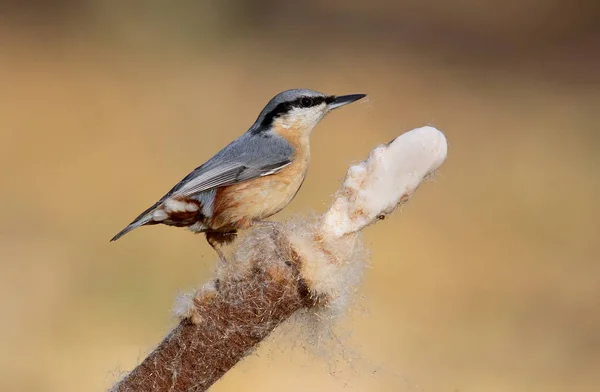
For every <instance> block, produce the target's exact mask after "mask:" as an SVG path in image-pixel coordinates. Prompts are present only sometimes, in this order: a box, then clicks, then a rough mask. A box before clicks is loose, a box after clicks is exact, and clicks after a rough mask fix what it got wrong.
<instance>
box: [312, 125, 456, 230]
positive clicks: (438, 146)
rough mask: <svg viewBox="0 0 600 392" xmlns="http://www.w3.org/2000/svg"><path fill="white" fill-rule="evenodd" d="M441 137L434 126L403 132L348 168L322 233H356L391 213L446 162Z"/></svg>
mask: <svg viewBox="0 0 600 392" xmlns="http://www.w3.org/2000/svg"><path fill="white" fill-rule="evenodd" d="M447 149H448V146H447V143H446V138H445V137H444V134H443V133H442V132H440V131H438V130H437V129H435V128H433V127H429V126H427V127H422V128H417V129H414V130H412V131H409V132H406V133H404V134H402V135H400V136H399V137H397V138H396V139H394V140H393V141H391V142H390V143H388V144H387V145H382V146H379V147H377V148H376V149H375V150H373V151H372V152H371V154H370V155H369V157H368V158H367V160H365V161H363V162H361V163H359V164H357V165H354V166H352V167H350V169H349V170H348V173H347V174H346V178H345V180H344V184H343V185H342V188H341V189H340V190H339V191H338V194H337V197H336V200H335V201H334V203H333V205H332V206H331V208H330V209H329V211H328V212H327V213H326V214H325V219H324V227H323V230H324V231H325V232H327V233H330V234H331V235H333V236H334V237H341V236H344V235H346V234H349V233H356V232H358V231H360V230H362V229H363V228H364V227H365V226H368V225H370V224H371V223H373V222H375V221H376V220H377V219H378V218H381V217H384V216H386V215H388V214H390V213H391V212H392V211H394V209H396V207H397V206H398V205H399V204H400V203H402V202H404V201H406V200H407V199H408V197H409V196H410V195H411V194H412V193H413V192H414V191H415V190H416V189H417V188H418V186H419V185H420V184H421V182H422V181H423V179H424V178H425V177H427V176H428V175H429V174H431V173H432V172H434V171H435V170H437V169H438V168H439V167H440V165H441V164H442V163H443V162H444V160H445V159H446V153H447Z"/></svg>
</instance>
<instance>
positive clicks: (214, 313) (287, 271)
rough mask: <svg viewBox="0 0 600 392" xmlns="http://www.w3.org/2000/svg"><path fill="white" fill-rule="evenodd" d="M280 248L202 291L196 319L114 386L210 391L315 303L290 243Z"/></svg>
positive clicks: (122, 390)
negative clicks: (274, 254)
mask: <svg viewBox="0 0 600 392" xmlns="http://www.w3.org/2000/svg"><path fill="white" fill-rule="evenodd" d="M275 237H276V236H275V235H274V236H273V238H271V240H273V241H278V239H277V238H275ZM278 242H279V241H278ZM278 248H279V249H280V250H282V249H284V250H285V251H282V252H278V253H279V254H280V256H283V257H281V259H279V260H278V262H277V263H273V260H271V261H270V262H269V263H268V266H267V265H264V264H263V262H262V260H251V261H250V263H251V265H252V266H253V267H252V268H250V269H249V270H248V271H247V273H246V274H244V275H243V276H240V277H238V278H237V279H230V280H227V281H215V290H214V291H213V290H210V291H205V292H203V293H202V294H200V295H197V296H196V297H195V298H194V305H195V307H196V310H197V313H196V314H195V315H194V321H192V319H184V320H182V321H181V322H180V324H179V325H178V326H177V327H176V328H175V329H174V330H173V331H172V332H171V333H170V334H169V335H168V336H167V337H166V338H165V339H164V340H163V342H162V343H161V344H160V345H159V346H158V347H157V348H156V349H155V350H154V351H153V352H152V353H151V354H150V355H149V356H148V357H147V358H146V359H145V360H144V361H143V362H142V363H141V364H140V365H139V366H137V367H136V368H135V369H134V370H133V371H132V372H131V373H130V374H129V375H127V376H126V377H125V378H124V379H123V380H122V381H121V382H119V383H118V384H117V385H115V387H114V388H113V390H114V391H120V392H125V391H205V390H207V389H208V388H209V387H210V386H211V385H212V384H214V383H215V382H216V381H217V380H218V379H219V378H220V377H221V376H222V375H223V374H225V372H227V371H228V370H229V369H231V368H232V367H233V366H234V365H235V364H236V363H237V362H238V361H239V360H240V359H242V358H243V357H244V356H245V355H246V354H248V353H250V352H251V351H252V349H253V348H254V347H255V346H256V345H257V344H258V343H260V342H261V341H262V340H263V339H265V338H266V337H267V336H268V335H269V333H270V332H271V331H272V330H273V329H275V327H277V325H279V324H280V323H281V322H282V321H284V320H285V319H287V318H288V317H289V316H291V315H292V314H293V313H294V312H295V311H296V310H298V309H300V308H302V307H311V306H314V305H316V304H317V302H318V300H317V299H316V298H313V297H312V296H311V295H310V293H309V290H308V288H307V287H306V285H305V283H304V282H303V280H302V279H301V278H300V277H299V272H298V271H299V263H301V261H300V260H299V259H298V257H297V255H296V254H295V253H294V252H293V251H292V250H291V249H290V248H289V245H288V246H285V245H284V247H283V248H282V247H281V246H279V247H278ZM286 248H287V249H286ZM271 257H272V256H271Z"/></svg>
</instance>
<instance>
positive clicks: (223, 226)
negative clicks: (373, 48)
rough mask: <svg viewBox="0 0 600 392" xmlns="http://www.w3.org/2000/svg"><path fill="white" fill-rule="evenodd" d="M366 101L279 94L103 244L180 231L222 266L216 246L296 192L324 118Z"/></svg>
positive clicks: (303, 91)
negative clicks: (159, 230)
mask: <svg viewBox="0 0 600 392" xmlns="http://www.w3.org/2000/svg"><path fill="white" fill-rule="evenodd" d="M366 96H367V95H366V94H350V95H341V96H336V95H326V94H323V93H320V92H318V91H314V90H308V89H291V90H286V91H283V92H280V93H279V94H277V95H275V96H274V97H273V98H272V99H271V100H270V101H269V102H268V103H267V105H266V106H265V107H264V108H263V110H262V111H261V112H260V114H259V115H258V117H257V119H256V121H255V122H254V124H252V126H251V127H250V128H249V129H248V130H247V131H246V132H245V133H243V134H242V135H241V136H239V137H238V138H237V139H235V140H234V141H233V142H231V143H229V144H228V145H226V146H225V147H224V148H223V149H222V150H220V151H219V152H218V153H216V154H215V155H214V156H213V157H212V158H210V159H209V160H208V161H206V162H205V163H204V164H202V165H201V166H199V167H197V168H196V169H194V170H193V171H192V172H191V173H189V174H188V175H187V176H186V177H184V178H183V179H182V180H181V181H180V182H179V183H177V184H176V185H175V186H174V187H173V188H172V189H171V190H170V191H169V192H167V193H166V194H165V195H164V196H163V197H162V198H160V199H159V200H158V201H157V202H156V203H155V204H154V205H153V206H151V207H150V208H148V209H146V210H145V211H144V212H142V213H141V214H140V215H139V216H138V217H137V218H135V219H134V220H133V222H131V223H130V224H129V225H127V226H126V227H125V228H124V229H123V230H121V231H120V232H119V233H118V234H117V235H115V236H114V237H113V238H112V239H111V240H110V241H111V242H112V241H116V240H118V239H119V238H121V237H122V236H123V235H125V234H127V233H129V232H130V231H132V230H133V229H136V228H138V227H141V226H148V225H157V224H162V225H168V226H175V227H186V228H187V229H188V230H190V231H192V232H195V233H204V234H205V236H206V239H207V241H208V243H209V244H210V246H211V247H212V248H213V249H214V250H215V251H216V252H217V254H218V256H219V257H220V259H221V261H223V262H226V261H227V260H226V258H225V256H224V254H223V252H222V250H221V247H222V246H223V245H227V244H229V243H231V242H232V241H233V240H234V239H235V238H236V235H237V232H238V230H243V229H247V228H249V227H250V226H252V225H253V224H256V223H259V222H263V221H264V220H265V219H266V218H268V217H270V216H272V215H274V214H276V213H278V212H279V211H281V210H282V209H283V208H285V207H286V206H287V205H288V204H289V203H290V202H291V201H292V199H293V198H294V197H295V196H296V194H297V193H298V191H299V190H300V187H301V186H302V183H303V182H304V179H305V177H306V174H307V171H308V166H309V161H310V143H309V137H310V134H311V132H312V130H313V128H314V127H315V126H316V125H317V124H318V123H319V121H321V119H322V118H323V117H324V116H325V115H326V114H327V113H329V112H331V111H332V110H334V109H337V108H339V107H342V106H345V105H347V104H350V103H352V102H356V101H358V100H360V99H362V98H364V97H366Z"/></svg>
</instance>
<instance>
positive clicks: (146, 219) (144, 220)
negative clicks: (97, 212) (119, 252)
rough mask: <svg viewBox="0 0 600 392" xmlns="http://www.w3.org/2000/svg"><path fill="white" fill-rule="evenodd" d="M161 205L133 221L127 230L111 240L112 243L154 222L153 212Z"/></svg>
mask: <svg viewBox="0 0 600 392" xmlns="http://www.w3.org/2000/svg"><path fill="white" fill-rule="evenodd" d="M158 204H159V203H156V204H155V205H153V206H152V207H150V208H148V209H147V210H146V211H144V212H142V213H141V214H140V215H139V216H138V217H137V218H135V219H134V220H133V222H131V223H130V224H129V225H128V226H127V227H126V228H124V229H123V230H121V231H120V232H118V233H117V235H115V236H114V237H113V238H111V239H110V242H113V241H116V240H118V239H119V238H121V237H123V236H124V235H125V234H127V233H129V232H130V231H131V230H133V229H137V228H138V227H140V226H144V225H146V224H148V223H150V222H152V212H154V209H155V208H156V206H157V205H158Z"/></svg>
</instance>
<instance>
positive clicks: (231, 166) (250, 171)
mask: <svg viewBox="0 0 600 392" xmlns="http://www.w3.org/2000/svg"><path fill="white" fill-rule="evenodd" d="M289 164H290V160H288V159H286V160H284V161H281V162H277V163H270V164H267V165H263V166H259V167H249V166H246V165H245V164H243V163H241V162H228V163H224V164H222V165H220V166H217V167H215V168H213V169H210V170H207V171H205V172H203V173H201V174H199V175H198V176H196V177H194V178H192V179H190V180H189V182H187V183H185V184H184V185H183V186H182V187H181V188H179V189H178V190H176V191H175V192H174V193H173V196H183V197H189V196H193V195H195V194H198V193H201V192H205V191H208V190H211V189H214V188H219V187H222V186H227V185H232V184H236V183H238V182H242V181H248V180H251V179H253V178H257V177H261V176H265V175H271V174H275V173H276V172H278V171H279V170H281V169H282V168H284V167H285V166H287V165H289Z"/></svg>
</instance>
